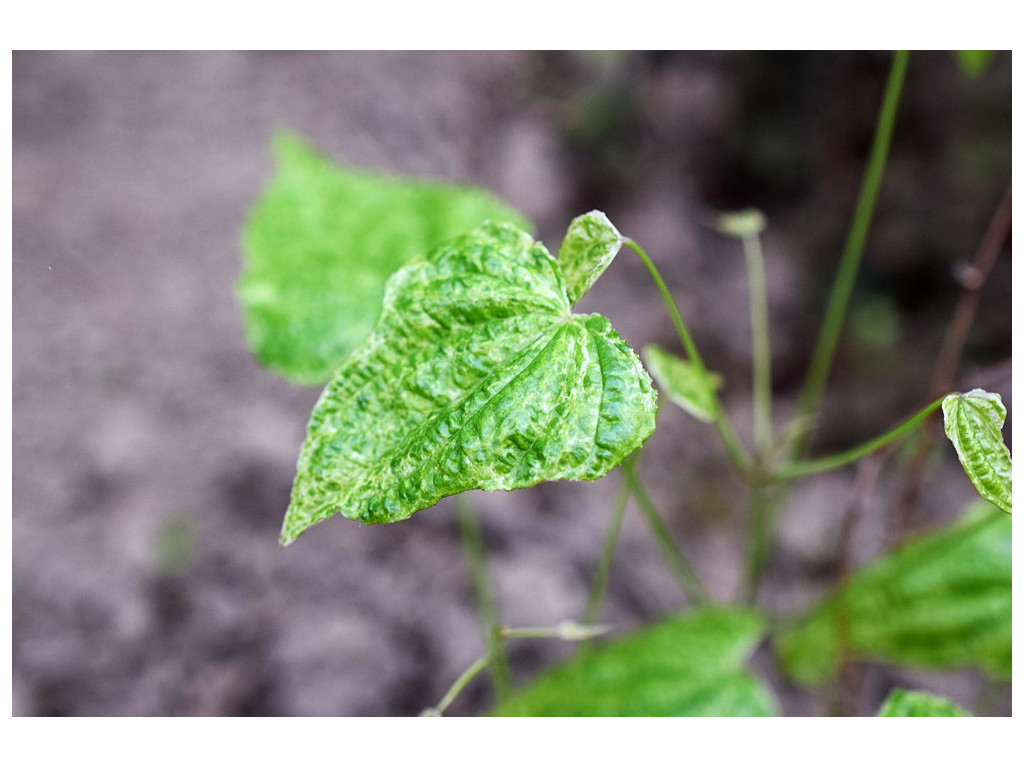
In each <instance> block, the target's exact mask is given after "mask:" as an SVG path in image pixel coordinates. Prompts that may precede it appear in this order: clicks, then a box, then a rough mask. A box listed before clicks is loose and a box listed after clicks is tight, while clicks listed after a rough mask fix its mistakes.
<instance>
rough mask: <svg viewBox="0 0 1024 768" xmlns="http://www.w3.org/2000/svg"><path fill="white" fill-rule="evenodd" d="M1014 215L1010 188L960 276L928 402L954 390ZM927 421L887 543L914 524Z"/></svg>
mask: <svg viewBox="0 0 1024 768" xmlns="http://www.w3.org/2000/svg"><path fill="white" fill-rule="evenodd" d="M1012 216H1013V206H1012V200H1011V191H1010V187H1007V188H1006V193H1005V194H1004V195H1003V199H1002V200H1001V201H1000V203H999V206H998V207H997V208H996V211H995V213H994V214H993V216H992V221H991V222H989V225H988V230H987V231H986V232H985V237H984V239H983V240H982V241H981V245H980V246H979V247H978V252H977V254H976V255H975V257H974V262H973V263H972V264H971V265H970V266H969V267H968V268H967V269H966V271H965V272H964V273H963V275H961V282H962V283H963V291H962V292H961V293H960V298H959V300H958V301H957V305H956V308H955V309H954V311H953V318H952V319H951V320H950V323H949V328H948V329H947V331H946V337H945V339H944V340H943V342H942V349H941V350H940V351H939V356H938V358H937V359H936V361H935V368H934V369H933V372H932V380H931V384H930V386H929V390H928V397H927V399H929V400H933V399H935V398H938V397H942V396H943V395H946V394H948V393H949V392H951V391H952V389H953V384H954V380H955V378H956V371H957V368H959V366H960V358H961V356H962V355H963V351H964V346H965V345H966V343H967V336H968V334H969V333H970V330H971V325H972V323H973V322H974V315H975V313H976V312H977V309H978V301H979V299H980V298H981V289H982V288H983V287H984V285H985V282H986V281H987V280H988V277H989V274H990V273H991V272H992V268H993V267H994V266H995V263H996V259H998V258H999V254H1000V253H1001V252H1002V250H1003V243H1005V242H1006V238H1007V236H1008V235H1009V233H1010V223H1011V221H1012ZM929 426H930V425H929V423H928V422H927V421H926V422H925V423H924V424H922V426H921V438H920V440H918V443H917V449H916V450H915V451H914V454H913V456H912V457H911V459H910V461H909V462H908V463H907V469H906V472H905V474H904V476H903V482H902V484H901V485H900V490H899V493H898V495H897V498H896V506H895V513H894V514H893V516H892V518H891V522H890V530H889V544H890V546H891V545H894V544H896V543H897V542H899V541H900V540H901V539H902V538H903V536H904V535H905V534H906V532H907V531H908V530H909V529H910V526H911V523H912V522H913V516H914V510H915V508H916V507H917V500H918V497H919V496H920V494H921V483H922V481H923V479H924V470H925V466H926V465H927V463H928V456H929V455H930V454H931V450H932V447H933V445H934V444H935V431H934V430H932V429H930V428H929Z"/></svg>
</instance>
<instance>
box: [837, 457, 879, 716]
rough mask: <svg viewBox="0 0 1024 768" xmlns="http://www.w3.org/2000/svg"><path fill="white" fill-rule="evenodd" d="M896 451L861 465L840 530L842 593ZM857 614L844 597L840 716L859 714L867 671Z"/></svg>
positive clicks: (839, 611)
mask: <svg viewBox="0 0 1024 768" xmlns="http://www.w3.org/2000/svg"><path fill="white" fill-rule="evenodd" d="M891 454H892V448H891V447H890V448H886V449H884V450H881V451H879V452H878V453H876V454H874V455H872V456H869V457H867V458H866V459H864V460H863V461H862V462H861V463H860V466H859V467H858V468H857V478H856V480H855V481H854V485H853V495H852V497H851V499H850V503H849V505H848V506H847V508H846V514H845V516H844V517H843V526H842V528H841V529H840V532H839V555H838V569H839V594H840V595H841V596H843V595H845V590H846V588H847V587H848V586H849V583H850V577H851V576H852V575H853V571H854V569H855V568H856V567H857V558H856V554H855V541H856V535H857V529H858V528H859V527H860V522H861V520H863V519H864V515H865V512H866V511H867V507H868V504H869V503H870V501H871V496H872V494H873V493H874V490H875V486H876V485H877V484H878V476H879V474H880V473H881V471H882V467H883V466H884V465H885V462H886V460H888V458H889V456H890V455H891ZM852 635H853V617H852V616H851V615H850V607H849V605H848V604H847V601H846V600H845V599H844V598H843V597H841V598H840V601H839V606H838V609H837V611H836V649H837V653H838V657H839V669H838V672H837V673H836V684H837V690H836V714H838V715H839V716H840V717H856V716H857V714H858V712H857V709H858V702H859V701H860V694H861V690H862V689H863V683H864V674H863V670H862V669H861V667H860V666H859V665H858V664H857V663H856V661H855V660H854V653H853V636H852Z"/></svg>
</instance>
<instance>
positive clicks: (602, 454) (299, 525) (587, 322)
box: [281, 224, 657, 543]
mask: <svg viewBox="0 0 1024 768" xmlns="http://www.w3.org/2000/svg"><path fill="white" fill-rule="evenodd" d="M656 400H657V398H656V393H655V392H654V390H653V388H652V386H651V381H650V377H649V376H648V375H647V372H646V371H645V370H644V369H643V366H642V365H641V364H640V360H639V359H638V358H637V356H636V355H635V354H634V352H633V351H632V350H631V349H630V348H629V346H628V345H627V344H626V343H625V342H624V341H623V340H622V338H621V337H620V336H619V335H618V334H617V333H616V332H615V330H614V329H613V328H612V327H611V325H610V324H609V322H608V320H607V319H605V318H604V317H602V316H601V315H576V314H573V313H572V312H571V309H570V306H569V299H568V296H567V295H566V290H565V285H564V282H563V279H562V275H561V272H560V271H559V267H558V264H557V262H556V261H555V260H554V259H553V258H552V257H551V255H550V254H549V253H548V252H547V251H546V250H545V249H544V246H543V245H541V244H539V243H535V242H534V241H533V240H532V239H531V238H530V236H529V235H527V234H526V233H524V232H522V231H521V230H519V229H517V228H515V227H513V226H510V225H497V224H490V225H485V226H483V227H481V228H479V229H477V230H475V231H474V232H472V233H470V234H468V235H465V236H463V237H460V238H456V239H454V240H452V241H449V242H448V243H446V244H444V245H442V246H440V247H438V248H437V249H435V250H434V251H432V252H431V253H430V254H429V255H428V256H427V257H425V258H424V259H422V260H420V261H417V262H414V263H412V264H410V265H408V266H406V267H404V268H403V269H401V270H399V271H398V272H397V273H396V274H395V275H394V276H393V277H392V278H391V279H390V280H389V281H388V285H387V291H386V293H385V297H384V308H383V311H382V313H381V317H380V320H379V321H378V323H377V325H376V326H375V328H374V330H373V332H372V333H371V334H370V336H369V337H368V338H367V339H366V341H365V343H364V344H363V345H362V346H360V347H359V349H358V350H356V351H355V352H354V353H353V354H352V355H351V356H349V357H348V358H346V360H345V361H344V363H343V364H342V365H341V367H340V368H339V369H338V371H337V373H336V374H335V376H334V378H333V379H332V380H331V382H330V384H328V386H327V388H326V389H325V390H324V392H323V394H322V395H321V397H320V401H319V402H318V403H317V406H316V408H315V409H314V410H313V414H312V416H311V418H310V422H309V428H308V434H307V438H306V441H305V443H304V444H303V446H302V451H301V455H300V457H299V465H298V473H297V476H296V478H295V484H294V487H293V489H292V499H291V504H290V506H289V508H288V512H287V515H286V518H285V524H284V530H283V532H282V534H281V538H282V541H283V542H284V543H288V542H290V541H292V540H293V539H295V537H296V536H298V535H299V534H300V533H302V532H303V531H304V530H305V529H306V528H308V527H309V526H310V525H313V524H314V523H316V522H319V521H320V520H323V519H325V518H327V517H329V516H330V515H333V514H335V513H338V512H340V513H341V514H343V515H344V516H345V517H349V518H353V519H356V520H361V521H363V522H366V523H387V522H394V521H397V520H402V519H404V518H407V517H409V515H411V514H413V513H414V512H416V511H417V510H420V509H424V508H426V507H430V506H432V505H433V504H435V503H436V502H437V501H438V500H439V499H441V498H443V497H445V496H451V495H454V494H457V493H460V492H462V491H465V490H469V489H472V488H479V489H483V490H487V491H493V490H511V489H513V488H523V487H527V486H531V485H535V484H536V483H539V482H541V481H545V480H593V479H596V478H598V477H601V476H602V475H604V474H606V473H607V472H609V471H610V470H611V469H612V468H614V467H615V466H616V465H617V464H619V463H620V462H621V461H622V460H623V459H624V458H625V457H626V456H628V455H629V454H630V453H632V452H633V451H634V450H636V449H637V448H638V447H640V445H641V444H642V443H643V441H644V440H646V439H647V437H648V436H649V435H650V434H651V432H652V431H653V430H654V416H655V411H656V408H657V403H656Z"/></svg>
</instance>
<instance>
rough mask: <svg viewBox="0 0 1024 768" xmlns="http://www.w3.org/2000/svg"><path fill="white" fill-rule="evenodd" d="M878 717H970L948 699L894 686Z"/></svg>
mask: <svg viewBox="0 0 1024 768" xmlns="http://www.w3.org/2000/svg"><path fill="white" fill-rule="evenodd" d="M878 716H879V717H970V716H971V713H970V712H967V711H966V710H963V709H961V708H960V707H958V706H957V705H956V704H954V703H953V702H951V701H949V700H948V699H944V698H942V697H941V696H935V695H934V694H931V693H924V692H923V691H905V690H903V689H902V688H896V689H895V690H893V692H892V693H890V694H889V697H888V698H887V699H886V700H885V701H884V702H883V703H882V706H881V708H880V709H879V710H878Z"/></svg>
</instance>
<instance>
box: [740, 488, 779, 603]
mask: <svg viewBox="0 0 1024 768" xmlns="http://www.w3.org/2000/svg"><path fill="white" fill-rule="evenodd" d="M771 510H772V506H771V503H770V499H769V496H768V488H767V486H765V485H764V483H760V482H758V483H754V484H753V485H751V486H750V539H749V541H748V546H747V561H746V567H745V570H744V578H743V584H742V592H741V594H740V601H741V602H743V603H745V604H747V605H753V604H754V603H755V601H756V600H757V591H758V588H759V587H760V586H761V577H762V576H763V575H764V567H765V563H766V562H767V559H768V557H767V555H768V543H769V540H770V539H771V536H770V535H769V531H770V530H771V525H770V522H771Z"/></svg>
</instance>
